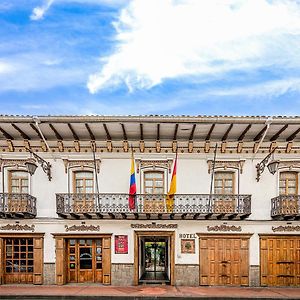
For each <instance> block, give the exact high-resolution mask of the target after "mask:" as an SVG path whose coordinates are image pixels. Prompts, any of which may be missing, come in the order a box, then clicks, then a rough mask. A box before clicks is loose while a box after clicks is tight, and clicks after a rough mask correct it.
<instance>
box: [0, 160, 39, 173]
mask: <svg viewBox="0 0 300 300" xmlns="http://www.w3.org/2000/svg"><path fill="white" fill-rule="evenodd" d="M27 162H31V163H34V162H35V160H34V159H33V158H27V159H0V166H1V169H0V172H1V170H2V167H16V168H20V167H21V168H26V165H25V163H27Z"/></svg>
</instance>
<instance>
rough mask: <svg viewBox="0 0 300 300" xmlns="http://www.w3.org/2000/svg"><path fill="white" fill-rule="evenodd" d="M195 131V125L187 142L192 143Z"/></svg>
mask: <svg viewBox="0 0 300 300" xmlns="http://www.w3.org/2000/svg"><path fill="white" fill-rule="evenodd" d="M195 129H196V124H194V125H193V128H192V131H191V134H190V137H189V140H190V141H192V140H193V139H194V133H195Z"/></svg>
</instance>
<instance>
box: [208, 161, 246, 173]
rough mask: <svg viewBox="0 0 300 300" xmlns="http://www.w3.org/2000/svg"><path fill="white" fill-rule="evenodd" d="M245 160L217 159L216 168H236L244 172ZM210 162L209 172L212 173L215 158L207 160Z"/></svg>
mask: <svg viewBox="0 0 300 300" xmlns="http://www.w3.org/2000/svg"><path fill="white" fill-rule="evenodd" d="M244 163H245V160H216V161H215V169H224V170H226V169H227V168H234V169H239V170H240V172H241V174H242V173H243V167H244ZM207 164H208V174H210V173H211V171H212V167H213V160H212V159H209V160H208V161H207Z"/></svg>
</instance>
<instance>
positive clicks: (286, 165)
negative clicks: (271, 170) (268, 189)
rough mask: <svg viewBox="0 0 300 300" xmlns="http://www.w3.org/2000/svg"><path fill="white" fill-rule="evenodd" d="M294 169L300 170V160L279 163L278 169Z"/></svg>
mask: <svg viewBox="0 0 300 300" xmlns="http://www.w3.org/2000/svg"><path fill="white" fill-rule="evenodd" d="M293 168H300V160H299V161H297V160H296V161H295V160H286V161H284V160H281V161H279V166H278V169H290V170H291V169H293Z"/></svg>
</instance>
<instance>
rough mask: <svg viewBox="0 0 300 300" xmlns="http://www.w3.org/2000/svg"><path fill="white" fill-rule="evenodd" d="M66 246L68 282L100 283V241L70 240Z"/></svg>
mask: <svg viewBox="0 0 300 300" xmlns="http://www.w3.org/2000/svg"><path fill="white" fill-rule="evenodd" d="M67 245H68V246H67V253H68V282H78V283H84V282H98V283H102V281H103V279H102V278H103V276H102V275H103V274H102V269H103V267H102V239H70V240H68V243H67Z"/></svg>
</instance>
